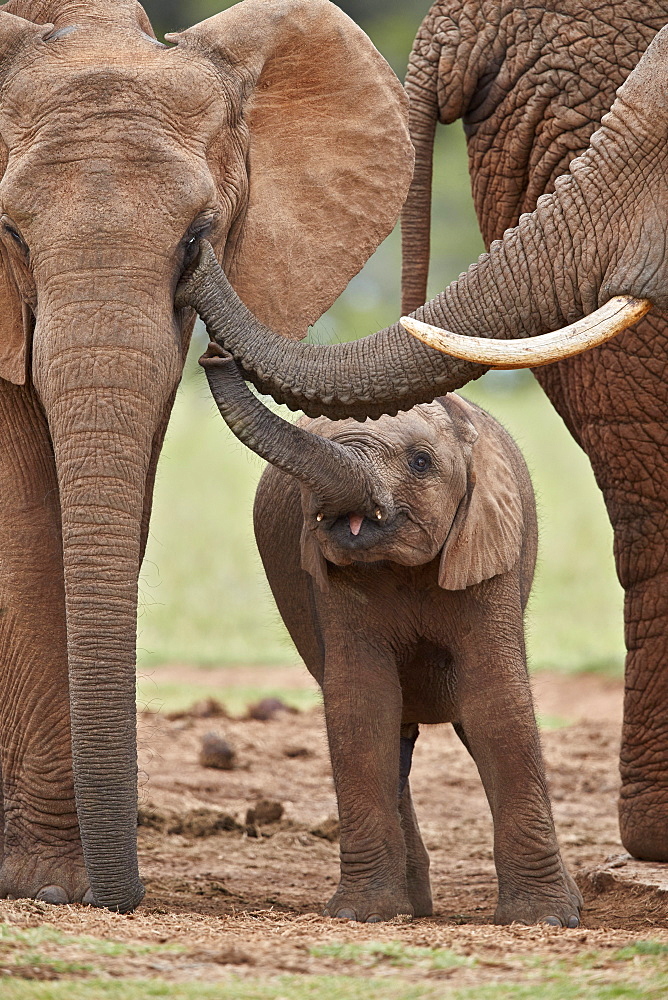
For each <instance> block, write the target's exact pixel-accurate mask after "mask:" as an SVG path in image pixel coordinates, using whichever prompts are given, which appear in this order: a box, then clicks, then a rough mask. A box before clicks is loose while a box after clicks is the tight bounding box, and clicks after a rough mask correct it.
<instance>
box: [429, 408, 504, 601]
mask: <svg viewBox="0 0 668 1000" xmlns="http://www.w3.org/2000/svg"><path fill="white" fill-rule="evenodd" d="M444 405H445V408H446V409H447V410H448V412H449V413H450V415H451V417H452V418H453V420H454V421H455V424H457V423H458V422H459V423H460V424H461V421H462V420H463V421H464V422H465V425H466V424H468V428H466V429H465V430H464V436H465V438H466V441H467V444H468V445H469V446H470V447H471V453H470V457H469V461H468V486H467V492H466V496H465V497H464V498H463V500H462V501H461V503H460V505H459V508H458V510H457V513H456V514H455V519H454V521H453V523H452V527H451V528H450V532H449V534H448V537H447V539H446V541H445V545H444V546H443V548H442V550H441V559H440V564H439V574H438V582H439V586H441V587H443V589H444V590H464V589H465V588H466V587H473V586H475V585H476V584H478V583H482V581H483V580H489V579H491V577H493V576H497V575H498V574H499V573H507V572H508V570H510V569H512V567H513V566H514V565H515V563H516V562H517V560H518V559H519V557H520V553H521V549H522V540H523V533H524V517H523V510H522V497H521V494H520V488H519V484H518V482H517V478H516V476H515V472H514V470H513V468H512V466H511V464H510V462H509V460H508V455H507V454H506V453H505V449H504V447H503V445H502V443H501V442H500V441H499V440H498V438H497V436H496V434H479V433H477V432H476V429H475V427H474V426H473V424H472V422H471V420H470V416H469V415H470V414H471V413H472V407H470V404H469V403H468V402H467V401H466V400H464V399H462V398H461V396H456V395H454V394H450V395H448V396H446V397H445V403H444ZM459 433H460V436H462V430H461V428H460V431H459Z"/></svg>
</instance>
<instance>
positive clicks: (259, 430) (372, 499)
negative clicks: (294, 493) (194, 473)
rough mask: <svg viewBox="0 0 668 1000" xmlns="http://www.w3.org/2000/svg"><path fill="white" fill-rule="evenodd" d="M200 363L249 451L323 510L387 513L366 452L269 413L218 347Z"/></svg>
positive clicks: (222, 411) (211, 348)
mask: <svg viewBox="0 0 668 1000" xmlns="http://www.w3.org/2000/svg"><path fill="white" fill-rule="evenodd" d="M200 364H201V365H202V367H203V368H204V370H205V372H206V377H207V380H208V382H209V388H210V389H211V393H212V395H213V398H214V399H215V401H216V404H217V406H218V409H219V411H220V414H221V416H222V417H223V419H224V420H225V422H226V423H227V425H228V427H229V428H230V430H231V431H232V433H233V434H235V435H236V436H237V437H238V438H239V440H240V441H241V442H242V443H243V444H245V445H246V446H247V447H248V448H250V449H251V451H254V452H255V453H256V454H258V455H260V456H261V457H262V458H264V459H266V461H268V462H270V463H271V464H272V465H275V466H276V468H278V469H281V471H282V472H285V473H287V474H288V475H290V476H294V477H295V478H296V479H297V480H298V481H299V482H300V483H302V484H303V485H304V486H306V487H307V488H308V489H309V490H310V491H311V493H312V494H313V496H314V497H315V498H317V499H316V504H317V505H318V504H319V505H320V507H321V508H322V509H323V510H333V511H336V512H338V511H339V510H342V509H347V510H350V511H357V512H360V513H364V514H365V515H367V516H369V517H378V513H379V512H380V515H381V517H382V516H385V515H386V513H387V507H388V498H387V497H386V496H385V495H384V492H383V491H382V490H381V489H380V486H379V485H378V484H376V483H374V476H373V472H372V468H371V465H370V463H369V461H368V458H367V456H365V455H363V454H362V453H360V452H359V451H358V450H357V449H355V448H354V447H352V446H349V445H344V444H340V443H339V442H336V441H330V440H329V439H327V438H324V437H321V436H320V435H319V434H313V433H311V432H309V431H306V430H303V429H302V428H301V427H297V426H295V425H294V424H291V423H289V422H288V421H287V420H283V419H282V418H281V417H279V416H277V415H276V414H274V413H272V412H271V410H269V409H267V407H266V406H264V404H263V403H261V402H260V400H259V399H257V398H256V397H255V396H254V395H253V394H252V392H251V391H250V390H249V389H248V387H247V386H246V384H245V382H244V380H243V377H242V375H241V372H240V370H239V368H238V366H237V364H236V362H235V361H234V359H233V358H232V356H231V355H230V354H227V353H226V352H224V351H223V350H221V348H220V347H218V345H216V344H210V345H209V349H208V351H207V353H206V354H205V355H204V356H203V357H202V358H200Z"/></svg>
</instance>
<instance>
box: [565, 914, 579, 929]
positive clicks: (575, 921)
mask: <svg viewBox="0 0 668 1000" xmlns="http://www.w3.org/2000/svg"><path fill="white" fill-rule="evenodd" d="M568 926H569V927H579V926H580V918H579V917H576V916H575V915H574V916H572V917H569V918H568Z"/></svg>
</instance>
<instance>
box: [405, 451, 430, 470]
mask: <svg viewBox="0 0 668 1000" xmlns="http://www.w3.org/2000/svg"><path fill="white" fill-rule="evenodd" d="M408 464H409V466H410V467H411V469H412V470H413V472H417V473H418V475H423V474H424V473H425V472H428V471H429V469H431V466H432V460H431V455H429V454H428V453H427V452H426V451H416V452H415V453H414V454H413V455H411V457H410V458H409V460H408Z"/></svg>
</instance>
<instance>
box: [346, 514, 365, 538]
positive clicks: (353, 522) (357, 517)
mask: <svg viewBox="0 0 668 1000" xmlns="http://www.w3.org/2000/svg"><path fill="white" fill-rule="evenodd" d="M348 520H349V521H350V530H351V531H352V533H353V535H359V533H360V528H361V527H362V521H363V520H364V514H348Z"/></svg>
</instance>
